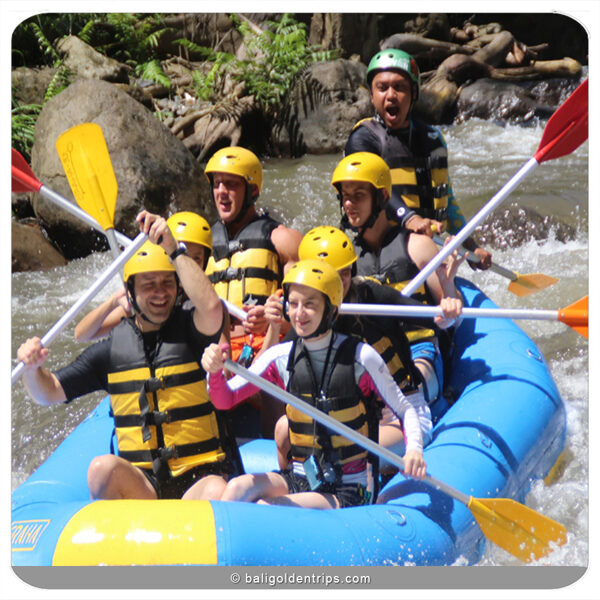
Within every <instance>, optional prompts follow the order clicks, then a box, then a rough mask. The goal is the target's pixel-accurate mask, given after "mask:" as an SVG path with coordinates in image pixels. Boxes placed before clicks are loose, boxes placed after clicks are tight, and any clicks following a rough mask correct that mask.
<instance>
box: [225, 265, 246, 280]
mask: <svg viewBox="0 0 600 600" xmlns="http://www.w3.org/2000/svg"><path fill="white" fill-rule="evenodd" d="M243 276H244V270H243V269H240V268H235V267H227V269H226V270H225V279H226V280H227V281H233V280H234V279H238V280H241V279H242V277H243Z"/></svg>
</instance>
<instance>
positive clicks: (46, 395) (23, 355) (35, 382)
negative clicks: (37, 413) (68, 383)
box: [17, 337, 67, 406]
mask: <svg viewBox="0 0 600 600" xmlns="http://www.w3.org/2000/svg"><path fill="white" fill-rule="evenodd" d="M48 354H49V351H48V348H44V347H43V346H42V342H41V340H40V338H39V337H33V338H30V339H28V340H27V341H25V342H24V343H23V344H21V346H20V347H19V349H18V350H17V358H18V359H19V360H20V361H22V362H23V363H24V364H25V369H24V370H23V383H24V384H25V388H26V389H27V391H28V393H29V395H30V396H31V397H32V398H33V400H35V402H37V403H38V404H42V405H44V406H50V405H51V404H59V403H61V402H65V401H66V400H67V397H66V395H65V392H64V390H63V388H62V385H61V384H60V382H59V380H58V378H57V377H56V375H54V373H51V372H50V371H49V370H48V369H46V368H45V367H43V366H42V365H43V364H44V362H46V360H47V359H48Z"/></svg>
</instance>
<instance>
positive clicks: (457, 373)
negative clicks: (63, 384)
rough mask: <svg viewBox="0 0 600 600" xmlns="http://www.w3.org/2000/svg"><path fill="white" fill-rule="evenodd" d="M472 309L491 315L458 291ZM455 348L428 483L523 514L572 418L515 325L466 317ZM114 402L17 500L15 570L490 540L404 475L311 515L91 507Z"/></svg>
mask: <svg viewBox="0 0 600 600" xmlns="http://www.w3.org/2000/svg"><path fill="white" fill-rule="evenodd" d="M459 283H460V288H461V291H462V292H463V295H464V297H465V304H466V305H468V306H475V307H478V306H481V307H487V308H493V307H494V306H495V305H494V304H493V303H492V302H491V301H490V300H489V299H488V298H487V297H486V296H485V295H484V294H483V293H482V292H481V291H479V290H478V289H477V288H476V287H474V286H473V285H472V284H470V283H468V282H465V281H462V280H461V281H460V282H459ZM454 344H455V347H454V349H453V365H452V376H451V381H450V383H451V386H452V390H453V391H454V393H455V394H456V397H457V398H458V400H457V401H456V402H455V403H454V404H453V405H452V406H451V408H450V409H449V410H447V412H446V413H445V414H444V415H443V416H441V418H440V419H439V421H438V422H437V423H436V425H435V428H434V435H433V441H432V442H431V444H430V445H429V446H428V447H427V448H426V449H425V460H426V461H427V466H428V473H430V474H431V475H432V476H433V477H435V478H437V479H439V480H441V481H444V482H446V483H447V484H449V485H450V486H452V487H454V488H457V489H459V490H461V491H462V492H464V493H466V494H469V495H472V496H474V497H480V498H485V497H509V498H513V499H515V500H517V501H519V502H522V501H523V499H524V497H525V494H526V493H527V491H528V490H529V488H530V485H531V482H532V481H533V480H534V479H536V478H542V477H544V476H545V475H546V474H547V473H548V472H549V470H550V469H551V467H552V466H553V465H554V463H555V462H556V461H557V459H558V457H559V455H560V453H561V451H562V449H563V446H564V441H565V410H564V406H563V403H562V400H561V398H560V396H559V393H558V390H557V389H556V386H555V384H554V382H553V380H552V377H551V375H550V372H549V370H548V367H547V365H546V363H545V360H544V358H543V357H542V355H541V353H540V352H539V350H538V349H537V347H536V346H535V344H534V343H533V342H532V341H531V340H530V339H529V337H528V336H527V335H525V333H524V332H523V331H522V330H521V329H520V328H519V327H517V326H516V325H515V324H514V323H513V322H512V321H509V320H505V319H465V320H464V321H463V322H462V324H461V325H460V327H459V328H458V330H457V333H456V336H455V341H454ZM108 408H109V403H108V399H105V400H104V401H102V402H101V403H100V405H99V406H98V407H97V408H96V409H95V410H94V411H93V412H92V413H91V414H90V415H89V416H88V417H87V418H86V419H85V420H84V421H83V422H82V423H81V424H80V425H79V426H78V427H77V428H76V429H75V430H74V431H73V433H72V434H71V435H69V436H68V437H67V439H65V440H64V442H63V443H62V444H61V445H60V446H59V447H58V448H57V449H56V451H55V452H54V453H53V455H52V456H51V457H50V458H49V459H48V460H47V461H46V462H45V463H44V464H43V465H41V466H40V468H39V469H38V470H37V471H36V472H35V473H33V474H32V475H31V476H30V477H29V479H27V481H25V482H24V483H23V484H22V485H21V486H20V487H18V488H17V489H16V490H15V491H14V492H13V496H12V560H13V565H15V566H26V565H40V566H45V565H187V564H195V565H289V566H298V565H305V566H308V565H323V566H325V565H347V566H354V565H449V564H452V563H454V562H455V561H456V560H457V559H458V558H459V557H461V556H462V557H464V558H465V559H466V560H467V561H468V562H469V563H470V564H473V563H475V562H477V561H478V560H479V559H480V557H481V554H482V552H483V544H484V542H485V538H484V537H483V534H482V533H481V530H480V529H479V526H478V525H477V524H476V522H475V520H474V518H473V515H472V514H471V512H470V510H469V509H468V508H466V506H464V505H463V504H461V503H459V502H457V501H455V500H453V499H452V498H450V497H448V496H446V495H444V494H443V493H441V492H439V491H437V490H435V489H434V488H432V487H430V486H429V485H427V484H426V483H423V482H417V481H413V480H406V479H404V477H403V476H402V475H400V474H399V475H396V476H395V477H394V478H393V479H392V480H391V481H389V482H388V484H387V485H386V486H385V487H384V488H383V490H382V493H384V494H385V496H384V497H385V498H386V499H387V502H386V504H382V505H375V506H365V507H356V508H347V509H340V510H328V511H319V510H309V509H299V508H290V507H276V506H261V505H256V504H248V503H228V502H207V501H181V500H110V501H95V502H92V501H90V500H89V492H88V488H87V478H86V473H87V468H88V465H89V463H90V461H91V459H92V458H93V457H94V456H96V455H100V454H106V453H108V452H110V451H111V440H112V433H113V424H112V419H111V417H110V416H109V413H108ZM241 453H242V459H243V462H244V466H245V469H246V471H247V472H262V471H265V470H271V469H275V468H277V464H276V456H275V446H274V443H273V442H272V441H269V440H254V441H252V442H250V443H248V444H246V445H244V446H243V447H242V448H241Z"/></svg>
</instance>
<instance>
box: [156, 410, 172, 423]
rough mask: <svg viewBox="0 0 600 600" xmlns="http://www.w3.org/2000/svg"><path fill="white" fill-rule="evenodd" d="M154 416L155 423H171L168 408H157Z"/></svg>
mask: <svg viewBox="0 0 600 600" xmlns="http://www.w3.org/2000/svg"><path fill="white" fill-rule="evenodd" d="M153 417H154V424H155V425H162V424H163V423H170V422H171V415H170V414H169V411H166V410H164V411H163V410H157V411H155V412H154V413H153Z"/></svg>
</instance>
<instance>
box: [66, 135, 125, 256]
mask: <svg viewBox="0 0 600 600" xmlns="http://www.w3.org/2000/svg"><path fill="white" fill-rule="evenodd" d="M56 150H57V151H58V156H59V158H60V161H61V163H62V165H63V168H64V170H65V174H66V176H67V179H68V180H69V184H70V186H71V190H72V191H73V195H74V196H75V200H77V204H79V206H80V207H81V208H82V209H83V210H84V211H85V212H86V213H88V214H89V215H91V216H92V217H94V218H95V219H96V221H98V223H99V224H100V226H101V227H102V229H103V230H104V233H105V234H106V238H107V239H108V244H109V246H110V249H111V251H112V253H113V255H114V256H115V257H117V256H118V255H119V253H120V248H119V245H118V243H117V239H116V234H115V229H114V227H115V226H114V218H115V207H116V204H117V192H118V186H117V178H116V176H115V172H114V169H113V167H112V163H111V160H110V154H109V153H108V147H107V145H106V140H105V139H104V134H103V133H102V128H101V127H100V125H98V124H97V123H81V124H80V125H75V127H71V129H68V130H67V131H65V132H64V133H62V134H61V135H60V136H59V137H58V139H57V140H56Z"/></svg>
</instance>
